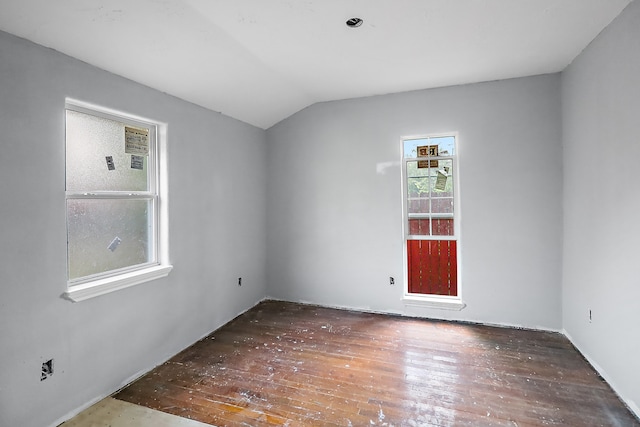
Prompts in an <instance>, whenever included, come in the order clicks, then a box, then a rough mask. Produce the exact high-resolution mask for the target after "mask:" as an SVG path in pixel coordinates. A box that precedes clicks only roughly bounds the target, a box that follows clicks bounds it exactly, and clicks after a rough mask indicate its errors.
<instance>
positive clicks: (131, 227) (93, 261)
mask: <svg viewBox="0 0 640 427" xmlns="http://www.w3.org/2000/svg"><path fill="white" fill-rule="evenodd" d="M150 212H152V200H150V199H149V200H146V199H145V200H138V199H136V200H122V199H116V200H114V199H111V200H105V199H70V200H67V230H68V231H67V233H68V235H67V240H68V246H67V250H68V260H69V266H68V267H69V280H74V279H78V278H81V277H85V276H89V275H92V274H97V273H104V272H106V271H110V270H115V269H120V268H124V267H130V266H135V265H139V264H146V263H150V262H154V261H155V260H154V259H153V257H154V256H155V254H154V251H153V247H152V244H151V243H150V241H151V236H152V235H153V231H152V227H153V226H152V221H151V219H152V218H151V215H150Z"/></svg>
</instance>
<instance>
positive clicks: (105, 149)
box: [65, 101, 171, 301]
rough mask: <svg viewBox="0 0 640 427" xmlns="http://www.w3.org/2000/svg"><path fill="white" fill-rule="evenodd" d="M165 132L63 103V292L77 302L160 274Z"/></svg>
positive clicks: (165, 267)
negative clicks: (65, 276)
mask: <svg viewBox="0 0 640 427" xmlns="http://www.w3.org/2000/svg"><path fill="white" fill-rule="evenodd" d="M165 133H166V132H165V127H164V126H163V125H161V124H159V123H154V122H152V121H149V120H145V119H140V118H136V117H132V116H127V115H124V114H120V113H117V112H113V111H110V110H106V109H101V108H96V107H93V106H88V105H87V104H82V103H78V102H72V101H67V105H66V137H65V141H66V193H65V194H66V207H67V277H68V282H67V292H66V294H65V297H67V298H69V299H71V300H72V301H81V300H83V299H86V298H90V297H93V296H97V295H102V294H104V293H106V292H110V291H113V290H116V289H121V288H124V287H128V286H132V285H135V284H138V283H142V282H146V281H148V280H152V279H155V278H158V277H163V276H166V275H167V274H168V273H169V271H170V270H171V266H170V265H169V263H168V259H167V258H168V256H167V254H168V248H167V235H166V231H167V230H166V224H167V219H166V171H165V167H164V163H163V162H161V161H160V160H163V159H161V157H163V156H162V154H163V150H162V148H163V143H162V142H163V141H161V139H162V137H163V135H164V134H165Z"/></svg>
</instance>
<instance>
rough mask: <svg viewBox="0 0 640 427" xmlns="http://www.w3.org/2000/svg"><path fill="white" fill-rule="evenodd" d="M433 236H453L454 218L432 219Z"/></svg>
mask: <svg viewBox="0 0 640 427" xmlns="http://www.w3.org/2000/svg"><path fill="white" fill-rule="evenodd" d="M431 234H432V235H433V236H453V218H432V219H431Z"/></svg>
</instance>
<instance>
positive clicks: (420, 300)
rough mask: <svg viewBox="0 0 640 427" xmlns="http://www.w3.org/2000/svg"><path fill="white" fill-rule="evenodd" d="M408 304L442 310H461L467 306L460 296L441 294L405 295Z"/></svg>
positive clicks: (405, 301) (405, 302)
mask: <svg viewBox="0 0 640 427" xmlns="http://www.w3.org/2000/svg"><path fill="white" fill-rule="evenodd" d="M403 301H404V304H405V305H406V306H412V307H421V308H437V309H440V310H454V311H460V310H462V309H463V308H465V307H466V306H467V304H465V303H464V302H462V300H461V299H459V298H452V297H439V296H435V295H433V296H431V295H430V296H421V295H405V296H404V298H403Z"/></svg>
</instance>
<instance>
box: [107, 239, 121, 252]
mask: <svg viewBox="0 0 640 427" xmlns="http://www.w3.org/2000/svg"><path fill="white" fill-rule="evenodd" d="M121 242H122V240H120V238H119V237H118V236H116V238H115V239H113V240H112V241H111V243H109V246H107V249H109V250H110V251H111V252H114V251H115V250H116V249H118V246H120V243H121Z"/></svg>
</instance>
